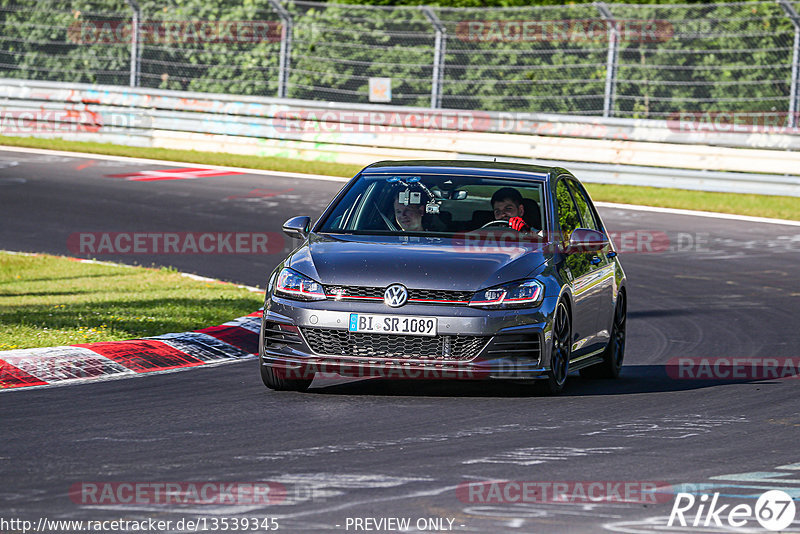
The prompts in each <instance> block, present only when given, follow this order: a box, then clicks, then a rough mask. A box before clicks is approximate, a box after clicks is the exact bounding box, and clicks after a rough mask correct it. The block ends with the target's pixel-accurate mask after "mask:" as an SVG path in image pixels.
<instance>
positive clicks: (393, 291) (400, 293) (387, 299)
mask: <svg viewBox="0 0 800 534" xmlns="http://www.w3.org/2000/svg"><path fill="white" fill-rule="evenodd" d="M407 300H408V291H406V288H405V287H403V286H401V285H400V284H392V285H390V286H389V287H387V288H386V291H384V292H383V302H384V303H385V304H386V305H387V306H391V307H392V308H399V307H400V306H402V305H403V304H405V303H406V301H407Z"/></svg>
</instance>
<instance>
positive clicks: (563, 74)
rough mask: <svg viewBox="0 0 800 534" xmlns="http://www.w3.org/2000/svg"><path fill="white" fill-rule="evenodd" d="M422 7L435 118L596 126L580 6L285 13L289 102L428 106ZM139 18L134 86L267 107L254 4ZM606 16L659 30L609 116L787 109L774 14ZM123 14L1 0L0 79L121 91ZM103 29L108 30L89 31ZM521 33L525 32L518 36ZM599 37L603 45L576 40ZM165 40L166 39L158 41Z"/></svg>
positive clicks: (95, 2)
mask: <svg viewBox="0 0 800 534" xmlns="http://www.w3.org/2000/svg"><path fill="white" fill-rule="evenodd" d="M395 3H396V4H398V5H397V6H395V7H386V6H389V5H391V4H395ZM423 3H424V4H427V5H431V6H434V10H435V12H436V15H437V16H438V17H439V18H440V19H441V20H442V22H443V24H444V26H445V28H446V40H445V54H444V64H445V66H444V78H443V86H442V87H443V91H442V93H443V95H442V96H443V97H442V105H443V107H446V108H456V109H476V110H493V111H530V112H550V113H580V114H587V115H599V114H601V113H602V112H603V105H604V90H605V85H606V75H607V72H606V64H607V55H608V38H609V34H608V32H607V31H605V30H603V29H602V28H603V26H602V24H603V22H602V20H601V17H600V15H599V13H598V10H597V8H596V7H595V6H594V5H592V4H591V3H587V2H582V1H579V2H569V3H567V4H563V3H561V2H559V1H556V0H539V1H537V2H536V5H535V6H531V5H530V2H528V1H527V0H491V1H489V2H484V1H481V2H478V1H477V0H440V1H438V2H436V1H433V2H427V1H426V2H422V1H418V0H413V1H412V2H410V3H409V2H403V3H402V5H399V4H400V2H394V0H374V1H372V2H369V1H365V2H363V4H373V5H372V6H367V5H362V6H353V5H343V4H339V3H328V4H314V3H305V2H298V3H286V4H284V5H285V6H286V9H287V10H288V11H289V13H290V14H291V17H292V21H293V28H292V31H291V36H292V49H291V50H292V54H291V60H290V66H291V69H290V74H289V79H288V96H289V97H291V98H298V99H313V100H334V101H344V102H354V103H366V102H368V80H369V78H370V77H375V76H378V77H389V78H391V79H392V97H393V98H392V103H393V104H399V105H413V106H425V107H427V106H429V105H430V101H431V88H432V81H431V80H432V76H433V68H432V64H433V61H434V31H433V28H432V25H431V23H430V22H429V20H428V19H427V17H426V16H425V14H424V13H423V12H422V11H421V10H420V9H418V7H417V5H416V4H423ZM478 4H480V6H481V7H482V8H481V9H478V8H477V7H479V6H478ZM140 5H141V6H142V13H143V23H144V28H145V31H144V34H143V36H142V39H143V48H142V53H141V74H140V82H139V83H140V85H141V86H144V87H152V88H162V89H181V90H189V91H198V92H215V93H231V94H243V95H262V96H276V95H277V90H278V84H277V81H278V70H279V69H278V66H279V59H280V48H281V47H280V42H279V39H278V37H279V34H280V27H279V22H280V21H279V17H278V15H277V14H276V13H275V12H274V11H273V10H272V8H271V7H270V5H269V3H268V1H267V0H246V1H240V2H233V1H232V0H216V1H209V0H168V1H167V2H157V1H155V0H141V1H140ZM378 6H380V7H378ZM436 6H438V7H436ZM608 6H609V9H610V10H611V12H612V14H613V16H614V17H615V18H616V19H617V20H620V21H622V23H623V29H629V28H630V27H635V26H636V25H637V24H639V25H643V24H645V25H646V24H650V25H651V26H646V28H649V29H645V30H644V31H645V32H647V31H650V32H651V33H652V31H653V29H654V28H655V29H657V30H658V33H657V35H656V34H653V35H655V38H647V35H650V34H647V35H646V36H645V37H646V38H644V39H642V38H641V35H639V36H637V35H636V34H635V32H634V33H633V34H630V33H624V34H623V35H622V36H621V39H620V41H619V55H618V61H617V67H618V69H617V83H616V100H615V102H614V115H615V116H618V117H651V118H663V117H668V116H669V115H670V114H672V113H675V112H677V111H747V112H757V113H762V112H768V111H779V112H780V111H785V110H786V109H787V108H788V93H789V85H790V76H791V68H790V65H791V43H792V39H793V28H792V25H791V23H790V21H789V19H788V18H787V17H786V16H785V15H784V14H783V12H782V10H781V8H780V6H779V5H778V4H777V3H772V2H740V3H726V4H723V3H720V4H706V3H702V2H698V3H688V4H687V3H682V4H680V5H678V4H665V3H659V2H656V1H655V0H653V1H652V2H643V3H642V4H641V5H631V4H617V3H608ZM454 7H455V8H465V7H469V8H475V9H454ZM130 13H131V12H130V9H129V7H128V6H127V4H126V3H125V2H124V1H122V0H83V1H73V2H71V3H64V2H58V1H56V0H0V23H2V25H3V32H2V34H0V43H2V45H0V76H5V77H16V78H26V79H44V80H54V81H66V82H86V83H107V84H116V85H127V84H128V78H129V65H130V44H129V42H127V41H126V38H125V34H124V32H123V31H121V30H120V28H123V29H124V28H125V27H126V26H125V25H126V24H127V22H124V21H127V20H129V18H130ZM120 21H123V23H120ZM203 21H212V22H214V23H222V24H225V23H228V24H233V25H236V24H239V23H240V22H241V21H267V22H268V23H269V24H271V26H270V28H271V29H270V34H269V36H268V38H262V39H256V40H254V41H253V42H247V41H246V40H241V39H237V40H235V42H231V41H230V40H227V41H226V40H225V39H216V40H214V39H207V38H196V37H193V36H192V34H191V32H190V33H189V34H188V36H187V34H186V30H187V28H191V27H192V24H194V23H198V22H203ZM104 22H105V23H108V25H109V27H110V28H112V30H111V31H110V32H106V33H103V32H100V33H92V31H95V30H97V28H101V27H102V25H103V23H104ZM175 23H177V26H175ZM524 23H527V24H528V26H527V27H529V28H532V30H531V31H530V32H529V33H527V34H525V35H524V36H523V34H522V33H520V32H521V31H522V30H520V28H522V27H523V26H522V25H523V24H524ZM470 24H472V25H473V26H470ZM597 24H599V25H600V26H599V27H600V28H601V31H594V32H586V31H585V30H586V29H587V28H589V27H592V28H595V30H596V29H597V27H598V26H597ZM170 25H172V26H170ZM170 27H172V28H178V29H179V30H180V31H178V32H177V33H169V32H166V33H167V34H166V35H164V33H165V31H164V28H170ZM475 27H477V29H475ZM148 28H149V29H148ZM153 28H156V29H157V30H158V31H156V30H154V29H153ZM564 28H566V29H567V30H566V33H564V32H563V30H564ZM87 31H88V34H87ZM515 32H516V33H515ZM559 32H561V33H559ZM108 33H110V34H111V35H107V34H108ZM87 35H88V37H89V38H88V39H87ZM120 35H122V36H123V37H122V38H119V36H120ZM565 35H566V37H565ZM115 36H116V37H117V38H114V37H115Z"/></svg>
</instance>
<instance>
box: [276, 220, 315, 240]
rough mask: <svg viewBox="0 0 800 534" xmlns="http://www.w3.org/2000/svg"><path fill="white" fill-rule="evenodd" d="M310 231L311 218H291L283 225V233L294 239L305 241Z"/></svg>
mask: <svg viewBox="0 0 800 534" xmlns="http://www.w3.org/2000/svg"><path fill="white" fill-rule="evenodd" d="M309 230H311V217H306V216H305V215H304V216H302V217H292V218H291V219H289V220H288V221H286V222H285V223H283V233H284V234H286V235H288V236H289V237H292V238H295V239H305V238H306V237H308V232H309Z"/></svg>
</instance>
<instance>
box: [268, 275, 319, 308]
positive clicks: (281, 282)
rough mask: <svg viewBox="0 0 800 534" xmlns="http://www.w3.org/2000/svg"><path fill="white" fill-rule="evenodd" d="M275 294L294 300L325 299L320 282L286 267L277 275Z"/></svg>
mask: <svg viewBox="0 0 800 534" xmlns="http://www.w3.org/2000/svg"><path fill="white" fill-rule="evenodd" d="M275 294H276V295H278V296H281V297H286V298H290V299H295V300H325V290H324V289H323V288H322V284H320V283H319V282H315V281H314V280H312V279H310V278H308V277H307V276H303V275H302V274H300V273H297V272H295V271H293V270H291V269H286V268H283V269H282V270H281V272H280V274H279V275H278V282H277V283H276V284H275Z"/></svg>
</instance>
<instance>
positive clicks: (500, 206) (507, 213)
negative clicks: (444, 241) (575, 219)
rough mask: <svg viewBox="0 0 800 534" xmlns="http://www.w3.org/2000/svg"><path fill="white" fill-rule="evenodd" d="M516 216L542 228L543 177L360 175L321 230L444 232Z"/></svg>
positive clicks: (499, 224) (502, 225)
mask: <svg viewBox="0 0 800 534" xmlns="http://www.w3.org/2000/svg"><path fill="white" fill-rule="evenodd" d="M515 217H519V218H521V219H522V220H523V221H524V223H525V230H526V231H533V232H537V231H539V230H541V229H542V221H543V211H542V182H538V181H529V180H510V179H504V178H484V177H475V176H453V175H440V174H437V175H391V176H387V175H370V174H363V175H361V177H359V179H358V181H357V182H356V183H355V184H353V186H352V187H351V188H350V189H349V190H348V192H347V194H346V195H345V196H344V197H342V198H341V200H340V201H339V202H338V203H337V204H336V206H335V207H334V209H333V210H332V211H331V212H330V213H329V214H328V216H327V217H326V219H325V220H324V221H323V222H322V225H321V227H320V230H319V231H320V232H324V233H347V234H372V235H409V234H415V235H437V236H447V235H453V234H458V233H463V232H472V231H479V230H481V229H482V228H487V229H507V228H509V224H508V221H509V220H511V219H513V218H515Z"/></svg>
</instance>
